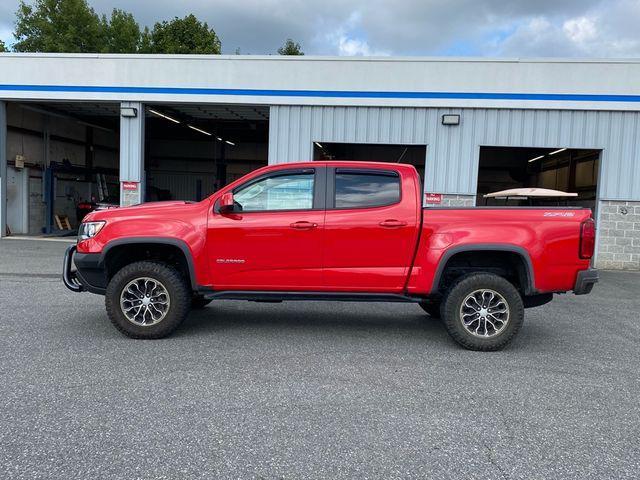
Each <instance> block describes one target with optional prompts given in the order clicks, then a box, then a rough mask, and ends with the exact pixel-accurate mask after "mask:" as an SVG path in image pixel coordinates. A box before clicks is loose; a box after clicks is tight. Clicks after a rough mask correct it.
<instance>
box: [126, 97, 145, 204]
mask: <svg viewBox="0 0 640 480" xmlns="http://www.w3.org/2000/svg"><path fill="white" fill-rule="evenodd" d="M144 123H145V107H144V104H143V103H141V102H121V103H120V205H121V206H123V207H124V206H128V205H136V204H138V203H142V202H144V192H145V172H144V143H145V135H144Z"/></svg>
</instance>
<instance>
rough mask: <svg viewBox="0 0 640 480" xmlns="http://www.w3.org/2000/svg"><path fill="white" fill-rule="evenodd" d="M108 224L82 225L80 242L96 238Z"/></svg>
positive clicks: (91, 223) (79, 234)
mask: <svg viewBox="0 0 640 480" xmlns="http://www.w3.org/2000/svg"><path fill="white" fill-rule="evenodd" d="M105 223H106V222H87V223H81V224H80V227H79V228H78V241H81V240H86V239H88V238H92V237H95V236H96V235H97V234H98V232H99V231H100V230H102V227H104V224H105Z"/></svg>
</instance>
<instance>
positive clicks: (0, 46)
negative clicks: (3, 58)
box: [0, 40, 8, 52]
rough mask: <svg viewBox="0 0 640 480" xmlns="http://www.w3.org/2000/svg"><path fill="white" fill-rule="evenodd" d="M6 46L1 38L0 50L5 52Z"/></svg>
mask: <svg viewBox="0 0 640 480" xmlns="http://www.w3.org/2000/svg"><path fill="white" fill-rule="evenodd" d="M7 51H8V50H7V46H6V45H5V44H4V42H3V41H2V40H0V52H7Z"/></svg>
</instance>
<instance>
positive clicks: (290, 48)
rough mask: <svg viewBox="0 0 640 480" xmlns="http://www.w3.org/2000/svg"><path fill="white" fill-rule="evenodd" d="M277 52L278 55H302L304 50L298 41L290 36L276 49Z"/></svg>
mask: <svg viewBox="0 0 640 480" xmlns="http://www.w3.org/2000/svg"><path fill="white" fill-rule="evenodd" d="M278 54H279V55H304V52H303V51H302V47H301V46H300V44H299V43H298V42H294V41H293V40H291V39H290V38H287V41H286V42H284V45H282V46H281V47H280V48H279V49H278Z"/></svg>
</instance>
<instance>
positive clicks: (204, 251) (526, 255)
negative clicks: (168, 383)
mask: <svg viewBox="0 0 640 480" xmlns="http://www.w3.org/2000/svg"><path fill="white" fill-rule="evenodd" d="M421 196H422V187H421V184H420V180H419V177H418V174H417V172H416V170H415V169H414V168H413V167H412V166H410V165H402V164H389V163H375V162H337V161H327V162H305V163H292V164H282V165H272V166H268V167H264V168H261V169H259V170H256V171H254V172H252V173H250V174H248V175H246V176H245V177H243V178H241V179H239V180H237V181H235V182H233V183H231V184H230V185H228V186H226V187H224V188H222V189H221V190H219V191H218V192H216V193H214V194H213V195H211V196H210V197H209V198H207V199H205V200H203V201H201V202H184V201H180V202H178V201H171V202H157V203H147V204H142V205H139V206H134V207H125V208H114V209H110V210H103V211H96V212H92V213H90V214H88V215H87V216H86V217H85V219H84V221H83V223H82V224H81V226H80V228H79V232H78V242H77V245H72V246H71V247H69V249H68V250H67V252H66V254H65V259H64V267H63V280H64V283H65V285H66V286H67V287H68V288H69V289H71V290H73V291H75V292H82V291H88V292H92V293H96V294H101V295H104V296H105V304H106V310H107V314H108V316H109V318H110V320H111V322H112V323H113V324H114V325H115V327H116V328H117V329H118V330H120V331H121V332H122V333H124V334H125V335H128V336H130V337H133V338H161V337H164V336H166V335H168V334H170V333H171V332H172V331H173V330H174V329H175V328H176V327H178V325H180V323H181V322H182V321H183V320H184V318H185V317H186V315H187V314H188V312H189V310H190V308H202V307H204V306H205V305H207V304H208V303H209V302H210V301H212V300H214V299H240V300H251V301H258V302H279V301H283V300H334V301H336V300H343V301H366V302H414V303H417V304H418V305H420V306H421V307H422V308H423V309H424V310H425V311H426V312H427V313H428V314H429V315H430V316H432V317H436V318H439V317H441V318H442V321H443V323H444V326H445V328H446V329H447V331H448V332H449V334H450V335H451V336H452V337H453V339H454V340H455V341H456V342H458V343H459V344H460V345H462V346H463V347H465V348H468V349H473V350H484V351H488V350H497V349H500V348H502V347H504V346H505V345H506V344H507V343H508V342H509V341H510V340H511V339H512V338H513V337H514V335H515V334H516V333H517V332H518V330H519V329H520V327H521V326H522V323H523V319H524V309H525V308H528V307H535V306H538V305H542V304H545V303H547V302H549V301H550V300H551V299H552V297H553V294H554V293H562V292H567V291H573V292H574V293H575V294H576V295H581V294H586V293H589V292H590V291H591V289H592V287H593V285H594V283H595V282H597V280H598V275H597V272H596V270H594V269H592V268H590V263H591V262H590V259H591V257H592V255H593V251H594V241H595V228H594V222H593V219H592V218H591V211H590V210H589V209H584V208H556V207H524V208H513V207H500V208H492V207H477V208H448V207H442V208H423V207H422V201H421ZM74 265H75V269H74Z"/></svg>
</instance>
